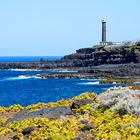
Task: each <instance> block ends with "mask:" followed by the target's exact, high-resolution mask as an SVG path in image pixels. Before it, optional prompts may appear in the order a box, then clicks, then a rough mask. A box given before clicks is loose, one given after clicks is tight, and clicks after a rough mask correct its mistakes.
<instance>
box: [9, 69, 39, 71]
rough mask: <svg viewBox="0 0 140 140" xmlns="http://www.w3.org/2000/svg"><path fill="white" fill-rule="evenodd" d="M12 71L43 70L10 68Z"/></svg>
mask: <svg viewBox="0 0 140 140" xmlns="http://www.w3.org/2000/svg"><path fill="white" fill-rule="evenodd" d="M8 70H10V71H41V70H37V69H8Z"/></svg>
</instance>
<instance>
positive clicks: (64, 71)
mask: <svg viewBox="0 0 140 140" xmlns="http://www.w3.org/2000/svg"><path fill="white" fill-rule="evenodd" d="M54 71H57V72H62V73H76V72H78V71H74V70H59V69H58V70H57V69H56V70H54Z"/></svg>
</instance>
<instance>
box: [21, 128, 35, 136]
mask: <svg viewBox="0 0 140 140" xmlns="http://www.w3.org/2000/svg"><path fill="white" fill-rule="evenodd" d="M34 130H36V127H28V128H25V129H23V130H22V134H23V135H28V134H30V133H31V132H32V131H34Z"/></svg>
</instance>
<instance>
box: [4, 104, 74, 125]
mask: <svg viewBox="0 0 140 140" xmlns="http://www.w3.org/2000/svg"><path fill="white" fill-rule="evenodd" d="M72 114H73V112H72V111H71V109H70V107H69V106H62V107H56V108H53V107H47V108H44V109H41V110H39V111H34V112H24V113H17V114H16V115H15V116H14V117H13V118H10V119H8V120H7V123H6V124H9V123H11V122H13V121H22V120H24V119H27V118H35V117H39V118H48V119H57V118H60V116H66V115H72Z"/></svg>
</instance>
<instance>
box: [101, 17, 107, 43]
mask: <svg viewBox="0 0 140 140" xmlns="http://www.w3.org/2000/svg"><path fill="white" fill-rule="evenodd" d="M102 45H106V20H105V18H103V19H102Z"/></svg>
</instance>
